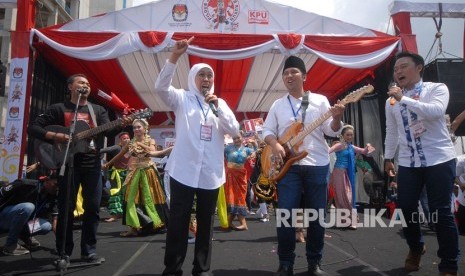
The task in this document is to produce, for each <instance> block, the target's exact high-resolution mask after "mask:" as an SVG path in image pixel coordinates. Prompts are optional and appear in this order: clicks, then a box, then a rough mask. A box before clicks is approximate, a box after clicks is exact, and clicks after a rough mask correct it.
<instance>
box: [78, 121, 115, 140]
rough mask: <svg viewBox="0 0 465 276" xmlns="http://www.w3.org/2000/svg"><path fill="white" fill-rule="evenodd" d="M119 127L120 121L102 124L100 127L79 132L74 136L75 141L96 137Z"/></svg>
mask: <svg viewBox="0 0 465 276" xmlns="http://www.w3.org/2000/svg"><path fill="white" fill-rule="evenodd" d="M119 125H121V119H116V120H114V121H111V122H109V123H106V124H103V125H101V126H98V127H94V128H91V129H88V130H85V131H82V132H79V133H77V134H76V135H75V139H77V140H81V139H87V138H90V137H93V136H96V135H98V134H99V133H101V132H104V131H107V130H110V129H113V128H115V127H117V126H119Z"/></svg>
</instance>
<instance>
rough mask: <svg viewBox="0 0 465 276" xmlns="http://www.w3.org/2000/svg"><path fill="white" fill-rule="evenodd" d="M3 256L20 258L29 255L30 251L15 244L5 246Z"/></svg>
mask: <svg viewBox="0 0 465 276" xmlns="http://www.w3.org/2000/svg"><path fill="white" fill-rule="evenodd" d="M3 254H5V255H8V256H20V255H25V254H29V250H27V249H26V248H24V247H23V246H21V245H19V244H13V245H10V246H4V247H3Z"/></svg>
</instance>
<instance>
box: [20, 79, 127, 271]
mask: <svg viewBox="0 0 465 276" xmlns="http://www.w3.org/2000/svg"><path fill="white" fill-rule="evenodd" d="M67 84H68V90H69V91H70V93H71V99H70V100H69V101H67V102H64V103H57V104H53V105H51V106H49V108H48V109H47V110H46V111H45V112H44V114H41V115H39V116H38V117H37V118H35V120H33V121H31V123H30V125H29V128H28V134H29V135H30V136H32V137H34V138H36V140H38V141H39V142H40V141H43V142H48V143H50V144H49V145H50V146H51V148H49V151H52V152H55V155H52V156H51V157H50V156H49V158H48V159H47V158H45V156H41V154H42V155H46V154H47V153H48V152H47V150H45V151H42V152H40V153H39V154H38V155H39V159H41V157H43V160H40V161H41V164H43V165H45V166H48V167H49V169H57V168H58V167H59V166H61V163H60V162H62V161H63V158H64V157H61V156H60V154H61V153H63V152H64V151H65V148H66V143H68V140H69V139H70V136H69V135H68V134H69V130H68V128H69V127H70V126H71V124H72V120H73V118H74V111H75V109H76V105H77V103H78V100H79V106H78V110H77V122H76V126H75V132H74V136H73V139H72V143H71V147H70V153H73V154H71V155H70V156H73V157H74V158H73V159H72V160H71V161H73V162H72V165H73V166H72V167H71V166H70V165H71V164H70V162H69V161H68V162H66V169H65V174H64V176H63V177H59V182H58V183H59V193H58V210H59V214H58V224H57V233H56V248H57V251H58V253H59V254H60V257H61V258H63V259H64V260H66V261H67V262H68V260H69V256H71V254H72V252H73V247H74V243H73V231H72V230H73V229H72V224H73V210H74V208H75V205H76V196H77V192H78V188H79V184H81V186H82V196H83V208H84V210H85V212H84V214H83V216H82V234H81V259H82V260H84V261H87V262H91V263H101V262H104V261H105V259H104V258H102V257H100V256H98V255H97V253H96V245H97V237H96V234H97V227H98V224H99V220H100V217H99V207H100V201H101V196H102V178H101V161H100V154H99V150H100V149H101V148H102V147H103V139H104V137H103V136H112V135H113V136H114V135H116V134H117V133H118V132H120V131H121V127H122V126H124V125H127V124H129V123H130V122H131V119H130V118H128V117H123V118H122V119H119V122H116V121H115V123H116V124H114V126H111V124H112V123H113V122H110V119H109V117H108V113H107V111H106V110H105V109H104V108H103V107H102V106H99V105H96V104H91V103H89V102H88V96H89V94H90V91H91V89H90V84H89V81H88V80H87V77H86V76H85V75H83V74H76V75H72V76H71V77H69V78H68V80H67ZM79 96H81V97H79ZM90 106H91V108H89V107H90ZM92 109H93V113H94V114H92ZM103 125H105V126H109V125H110V126H111V127H112V128H113V129H112V128H110V129H108V127H106V128H107V129H105V128H104V130H106V131H105V132H103V131H102V132H103V133H102V134H99V135H97V134H98V132H96V133H93V132H92V131H93V130H99V128H101V126H102V127H103ZM89 135H92V137H89V138H90V139H84V138H86V136H89ZM52 145H54V146H52ZM63 145H65V146H63ZM60 147H62V148H63V149H62V150H61V151H60ZM63 155H64V154H63ZM60 158H61V159H60ZM68 160H70V159H68ZM54 162H55V163H54ZM45 163H48V165H47V164H45ZM54 167H55V168H54ZM68 174H71V176H70V177H68ZM68 179H70V182H71V183H67V182H68ZM68 189H69V190H68ZM68 191H69V199H70V200H69V202H68V204H69V205H68V209H67V210H68V213H67V214H65V210H66V208H65V207H66V204H67V202H66V194H67V193H68ZM64 236H65V238H64Z"/></svg>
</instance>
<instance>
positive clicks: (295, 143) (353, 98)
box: [260, 85, 374, 182]
mask: <svg viewBox="0 0 465 276" xmlns="http://www.w3.org/2000/svg"><path fill="white" fill-rule="evenodd" d="M373 90H374V88H373V86H372V85H367V86H363V87H361V88H359V89H357V90H355V91H353V92H351V93H350V94H348V95H347V96H346V97H345V98H344V99H342V100H341V101H340V104H343V105H346V104H348V103H355V102H357V101H359V100H360V99H361V98H362V97H363V96H364V95H365V94H369V93H371V92H373ZM331 115H332V114H331V111H329V110H328V111H327V112H325V113H324V114H323V115H321V116H320V117H319V118H318V119H317V120H315V121H314V122H312V123H311V124H309V125H307V126H306V127H304V128H302V127H303V126H302V123H301V122H295V123H293V124H292V125H290V126H289V128H288V129H287V130H286V131H285V133H284V134H283V135H282V137H279V138H278V142H279V143H280V144H281V146H283V148H284V150H285V151H286V156H285V157H284V158H283V163H282V164H280V163H279V162H278V160H277V159H276V158H275V156H274V155H273V153H272V149H271V146H269V145H266V146H265V148H264V149H263V152H262V155H261V159H260V161H261V165H262V174H263V175H264V176H265V177H267V178H268V179H269V181H271V182H277V181H279V180H281V178H283V176H284V174H286V172H287V171H288V170H289V167H290V166H291V165H292V164H293V163H294V162H296V161H299V160H301V159H303V158H304V157H305V156H307V154H308V152H307V151H305V150H304V151H302V152H299V147H300V145H301V144H302V142H303V140H304V138H305V137H306V136H307V135H309V134H310V133H312V131H314V130H315V129H316V128H317V127H318V126H320V125H321V124H322V123H324V122H325V121H326V120H327V119H328V118H329V117H331Z"/></svg>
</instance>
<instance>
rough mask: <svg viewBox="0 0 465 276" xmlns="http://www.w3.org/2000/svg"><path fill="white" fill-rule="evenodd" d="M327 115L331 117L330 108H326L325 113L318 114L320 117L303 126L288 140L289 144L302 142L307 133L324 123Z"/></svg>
mask: <svg viewBox="0 0 465 276" xmlns="http://www.w3.org/2000/svg"><path fill="white" fill-rule="evenodd" d="M329 117H331V111H330V110H328V111H327V112H326V113H325V114H323V115H322V116H320V118H318V119H316V120H315V121H313V122H312V123H311V124H309V125H308V126H306V127H304V128H303V129H302V131H301V132H299V133H298V134H297V135H296V136H294V137H293V138H292V139H291V140H290V144H291V145H296V144H298V143H300V142H302V140H304V138H305V137H306V136H307V135H308V134H310V133H312V131H314V130H315V129H316V128H317V127H318V126H320V125H321V124H322V123H324V122H325V121H326V120H327V119H328V118H329Z"/></svg>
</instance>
